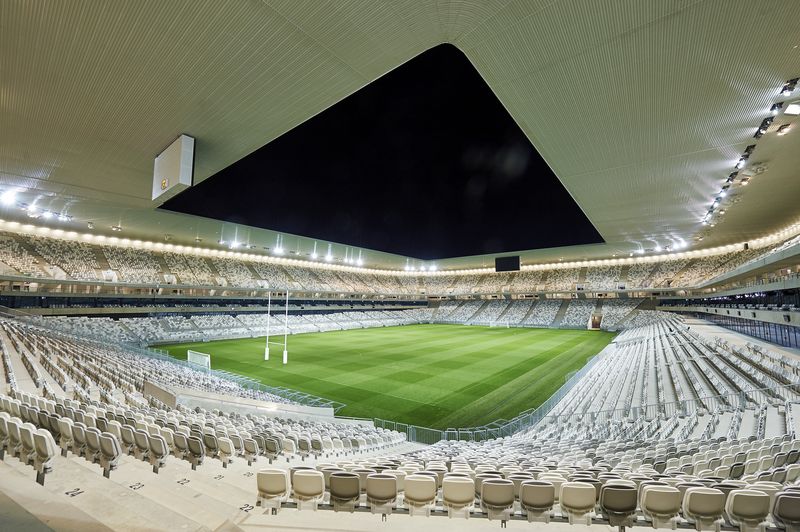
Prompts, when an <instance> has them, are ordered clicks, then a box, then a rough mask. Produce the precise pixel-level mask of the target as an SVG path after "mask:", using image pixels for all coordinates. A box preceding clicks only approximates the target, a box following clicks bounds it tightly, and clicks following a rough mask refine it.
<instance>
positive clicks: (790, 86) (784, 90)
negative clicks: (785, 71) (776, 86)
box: [781, 78, 800, 96]
mask: <svg viewBox="0 0 800 532" xmlns="http://www.w3.org/2000/svg"><path fill="white" fill-rule="evenodd" d="M798 80H800V78H792V79H790V80H789V81H787V82H786V84H785V85H784V86H783V87H781V96H789V95H790V94H791V93H792V92H794V89H795V87H797V81H798Z"/></svg>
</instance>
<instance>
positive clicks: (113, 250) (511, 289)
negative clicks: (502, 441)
mask: <svg viewBox="0 0 800 532" xmlns="http://www.w3.org/2000/svg"><path fill="white" fill-rule="evenodd" d="M0 237H1V238H2V239H1V240H0V246H2V247H3V249H7V251H3V249H0V267H2V268H3V269H4V270H5V273H6V274H7V275H12V276H14V277H19V278H20V280H21V279H22V278H24V277H30V278H31V279H30V280H31V281H37V280H38V281H39V282H44V281H54V280H75V281H92V280H94V281H98V282H100V281H105V282H113V283H116V284H120V285H122V286H124V285H125V284H132V285H143V284H144V285H147V284H151V285H152V284H158V285H166V286H175V287H183V286H187V287H208V288H214V287H216V288H220V287H227V288H231V289H233V288H239V289H252V288H262V289H272V290H287V289H288V290H292V291H303V292H320V293H329V294H337V293H348V294H353V293H357V294H374V295H394V296H414V297H420V296H464V295H473V294H498V293H509V294H534V293H541V292H549V293H562V294H564V293H572V292H576V291H583V292H592V293H596V292H603V293H607V292H610V293H614V292H620V291H622V292H631V291H641V290H649V291H650V290H654V289H658V290H661V291H663V290H677V289H686V288H695V287H700V286H702V285H703V284H704V283H707V282H708V281H711V280H713V279H715V278H716V277H719V276H720V275H722V274H724V273H725V272H728V271H731V270H735V269H737V268H739V267H740V266H742V265H747V264H755V263H758V262H759V261H761V260H764V259H767V258H769V257H772V256H774V255H775V254H776V253H779V252H780V251H782V250H784V249H787V248H792V247H793V246H796V245H797V244H798V243H797V241H796V239H787V240H785V241H782V242H781V243H780V244H777V245H769V246H766V247H764V248H761V249H748V250H744V249H741V250H739V251H735V252H723V253H721V254H716V255H711V256H699V257H697V258H693V259H670V258H669V257H665V256H661V257H648V258H646V259H645V258H642V259H639V258H636V257H633V258H628V259H617V260H616V262H619V263H620V264H618V265H613V266H604V265H597V266H594V265H587V266H582V267H578V268H576V267H567V268H562V267H560V265H543V266H540V267H537V266H531V268H533V267H537V268H541V269H537V270H522V271H520V272H518V273H507V272H501V273H477V274H471V273H469V272H465V273H462V274H458V275H455V274H448V273H446V272H426V273H423V272H417V273H409V272H403V273H402V274H398V273H394V272H391V271H386V272H383V271H380V270H378V271H370V272H367V271H365V272H358V271H357V270H356V271H352V272H351V271H340V270H336V269H330V268H326V267H324V265H317V264H314V263H312V262H309V261H305V262H306V263H307V265H305V266H301V265H284V264H282V263H281V262H280V261H275V260H270V259H267V258H264V257H259V258H257V259H256V258H248V257H246V256H245V254H240V255H241V258H231V257H224V256H204V255H203V254H202V253H200V254H198V253H190V252H183V253H180V252H171V251H158V250H152V249H141V248H140V247H139V248H137V247H128V246H124V245H123V244H119V245H94V244H90V243H87V242H83V241H77V242H75V241H66V240H61V239H58V238H46V237H42V236H29V235H27V234H25V233H5V234H2V235H0ZM130 246H132V244H131V245H130ZM151 247H152V246H151ZM161 247H163V246H161ZM217 254H219V252H217ZM223 254H224V252H223ZM609 260H610V261H614V259H609ZM645 260H646V261H647V262H640V261H645ZM298 262H299V261H298Z"/></svg>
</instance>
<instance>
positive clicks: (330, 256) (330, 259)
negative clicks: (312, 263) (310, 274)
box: [325, 253, 333, 262]
mask: <svg viewBox="0 0 800 532" xmlns="http://www.w3.org/2000/svg"><path fill="white" fill-rule="evenodd" d="M332 260H333V255H331V254H330V253H328V254H327V255H325V262H330V261H332Z"/></svg>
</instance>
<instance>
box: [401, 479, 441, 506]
mask: <svg viewBox="0 0 800 532" xmlns="http://www.w3.org/2000/svg"><path fill="white" fill-rule="evenodd" d="M405 487H406V489H405V499H406V501H409V502H411V503H416V504H431V503H433V502H434V501H435V500H436V480H435V479H434V478H433V477H431V476H428V475H418V474H413V475H408V476H406V479H405Z"/></svg>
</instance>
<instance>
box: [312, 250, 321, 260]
mask: <svg viewBox="0 0 800 532" xmlns="http://www.w3.org/2000/svg"><path fill="white" fill-rule="evenodd" d="M317 257H319V255H317V252H316V251H315V252H314V253H312V254H311V260H317Z"/></svg>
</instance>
